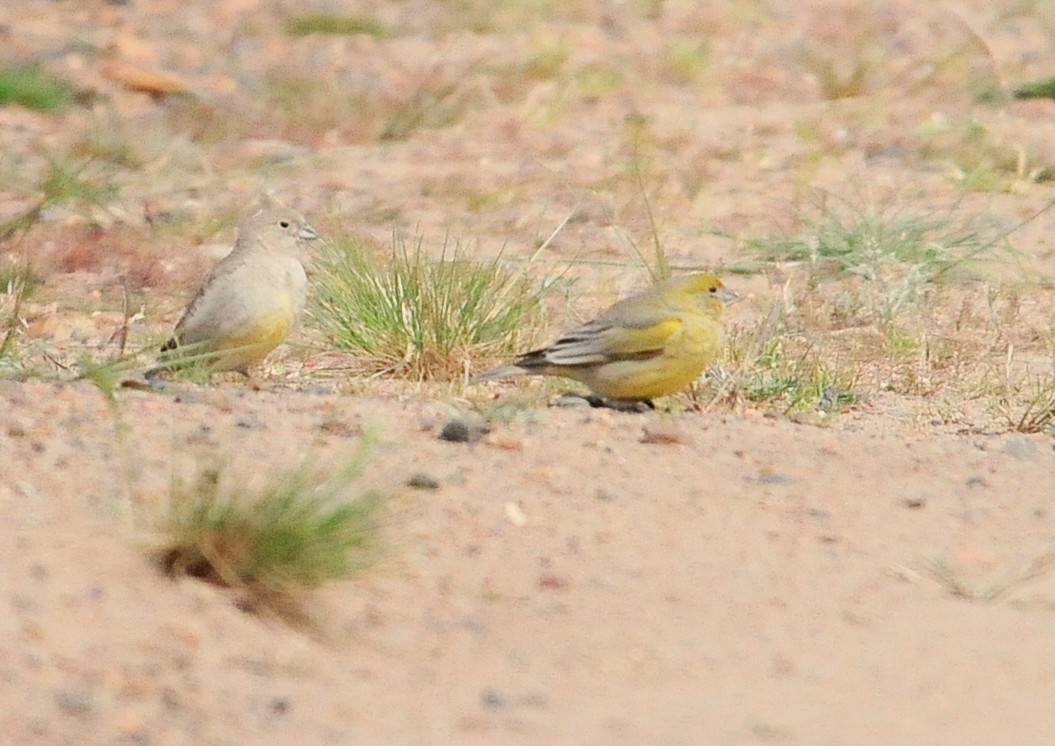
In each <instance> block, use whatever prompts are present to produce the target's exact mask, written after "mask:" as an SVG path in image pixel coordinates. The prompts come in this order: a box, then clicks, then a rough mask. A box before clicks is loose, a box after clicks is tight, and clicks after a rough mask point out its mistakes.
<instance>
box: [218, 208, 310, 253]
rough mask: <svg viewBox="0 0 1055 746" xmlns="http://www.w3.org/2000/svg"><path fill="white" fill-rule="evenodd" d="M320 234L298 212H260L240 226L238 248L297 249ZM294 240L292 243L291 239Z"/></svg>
mask: <svg viewBox="0 0 1055 746" xmlns="http://www.w3.org/2000/svg"><path fill="white" fill-rule="evenodd" d="M318 237H319V234H318V233H317V232H316V231H315V229H314V228H313V227H312V226H311V224H310V223H309V222H308V221H307V219H306V218H305V217H304V216H303V215H301V214H300V213H299V212H297V211H296V210H290V209H287V208H275V209H268V210H260V211H259V212H255V213H253V214H251V215H247V216H246V217H245V218H243V219H242V223H241V225H239V226H238V244H237V245H238V246H239V247H242V246H246V247H247V246H250V245H264V246H267V247H288V248H290V249H295V248H296V247H297V244H298V243H299V242H300V241H311V240H314V239H316V238H318ZM290 238H292V239H293V240H292V241H290V240H289V239H290Z"/></svg>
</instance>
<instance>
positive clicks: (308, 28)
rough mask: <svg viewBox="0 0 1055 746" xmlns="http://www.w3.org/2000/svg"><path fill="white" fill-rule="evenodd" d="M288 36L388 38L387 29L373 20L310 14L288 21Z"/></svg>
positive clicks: (359, 17) (358, 17)
mask: <svg viewBox="0 0 1055 746" xmlns="http://www.w3.org/2000/svg"><path fill="white" fill-rule="evenodd" d="M286 32H287V33H288V34H289V35H290V36H308V35H310V34H331V35H340V36H351V35H353V34H366V35H367V36H372V37H373V38H375V39H384V38H385V37H387V36H389V30H388V28H387V27H386V26H385V25H384V24H383V23H381V22H380V21H378V20H376V19H374V18H366V17H361V16H334V15H325V14H320V13H311V14H307V15H302V16H297V17H296V18H292V19H290V21H289V22H288V23H287V24H286Z"/></svg>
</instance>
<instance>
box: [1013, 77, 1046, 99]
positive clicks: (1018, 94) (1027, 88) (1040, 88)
mask: <svg viewBox="0 0 1055 746" xmlns="http://www.w3.org/2000/svg"><path fill="white" fill-rule="evenodd" d="M1012 95H1013V96H1014V97H1015V98H1055V78H1044V79H1042V80H1034V81H1030V82H1029V83H1023V84H1022V85H1020V86H1018V87H1016V88H1015V90H1014V91H1012Z"/></svg>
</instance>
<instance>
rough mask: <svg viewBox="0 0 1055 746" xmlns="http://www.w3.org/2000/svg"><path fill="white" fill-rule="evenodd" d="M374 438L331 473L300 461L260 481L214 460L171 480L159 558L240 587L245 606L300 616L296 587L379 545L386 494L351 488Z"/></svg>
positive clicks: (362, 562)
mask: <svg viewBox="0 0 1055 746" xmlns="http://www.w3.org/2000/svg"><path fill="white" fill-rule="evenodd" d="M372 440H373V439H372V438H370V437H368V438H367V439H366V440H364V442H363V443H362V444H361V445H360V446H359V449H358V451H357V453H356V454H355V456H353V457H352V458H351V459H350V460H349V461H348V463H347V464H345V465H344V467H343V468H341V470H340V471H339V472H338V473H337V474H336V475H334V476H332V477H329V478H326V477H324V476H322V475H321V474H320V473H319V471H318V470H316V469H314V468H312V467H310V466H301V467H299V468H296V469H293V470H291V471H288V472H286V473H281V474H278V475H276V476H274V477H273V478H271V479H270V480H269V481H268V482H267V483H265V484H264V485H263V486H262V487H260V488H259V489H257V490H254V489H251V488H249V487H247V486H246V485H245V483H244V482H243V481H241V480H239V479H237V478H235V477H231V476H230V475H229V474H225V470H224V468H223V467H212V468H207V469H203V470H202V471H201V472H200V473H199V474H198V475H197V477H196V478H195V479H193V480H192V481H190V482H183V481H179V480H177V481H175V482H174V483H173V485H172V490H171V494H170V499H169V514H168V516H167V519H166V520H165V524H164V526H163V531H164V534H165V537H166V538H165V540H164V544H163V546H162V548H161V549H160V551H159V552H158V553H157V555H156V558H157V561H158V563H159V564H160V566H161V568H162V569H163V570H164V571H165V572H166V573H167V574H169V575H172V576H179V575H188V576H191V577H195V578H200V579H201V580H204V581H207V582H210V583H214V584H216V585H219V586H222V587H225V588H231V589H233V590H235V591H237V592H238V593H239V594H240V605H241V606H242V607H243V608H245V609H246V610H248V611H272V612H276V613H278V614H279V615H280V616H283V617H286V618H296V616H297V610H298V608H299V607H298V604H297V598H298V594H299V592H301V591H303V590H306V589H310V588H314V587H316V586H318V585H320V584H321V583H323V582H324V581H327V580H333V579H338V578H343V577H347V576H349V575H350V574H352V573H354V572H356V571H359V570H361V569H363V568H365V567H366V566H368V565H369V564H370V562H371V561H372V560H373V559H374V558H375V557H376V555H377V550H378V531H379V513H380V509H381V507H382V504H383V500H382V498H381V497H380V496H379V495H378V494H376V493H370V492H368V493H366V494H363V495H360V496H357V497H352V496H350V495H349V494H348V493H349V488H350V485H351V483H352V482H353V481H354V480H355V479H357V478H358V477H359V475H360V474H361V472H362V468H363V465H364V464H365V462H366V459H367V456H368V453H369V450H370V447H369V446H370V444H371V442H372Z"/></svg>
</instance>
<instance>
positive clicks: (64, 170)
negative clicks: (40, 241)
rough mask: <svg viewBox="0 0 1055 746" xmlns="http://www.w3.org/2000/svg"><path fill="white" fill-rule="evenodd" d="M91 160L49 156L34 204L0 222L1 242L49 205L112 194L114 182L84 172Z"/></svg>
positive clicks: (82, 201)
mask: <svg viewBox="0 0 1055 746" xmlns="http://www.w3.org/2000/svg"><path fill="white" fill-rule="evenodd" d="M91 163H92V161H91V159H88V160H84V161H81V162H78V163H71V162H67V161H65V160H63V159H59V158H54V159H49V160H48V165H47V168H46V169H45V171H44V173H43V174H42V175H41V177H40V181H39V182H38V184H37V186H36V192H37V194H38V196H37V198H36V199H35V200H34V202H33V204H32V205H31V206H30V207H29V208H28V209H26V210H25V211H23V212H22V213H20V214H18V215H15V216H14V217H12V218H9V219H7V220H5V221H3V222H0V243H3V242H4V241H7V240H8V239H10V238H12V237H15V236H18V235H20V234H22V233H25V232H26V231H28V230H29V229H30V228H32V227H33V226H34V225H35V224H36V223H37V222H39V221H40V218H41V215H42V214H43V213H44V211H45V210H47V209H49V208H52V207H57V206H59V205H65V204H68V203H77V204H83V205H101V204H103V203H105V202H106V201H107V200H109V199H110V198H111V197H113V195H114V192H115V189H114V187H113V185H111V184H109V183H100V182H99V180H98V178H96V177H93V176H92V175H90V174H88V173H87V170H88V167H89V166H90V165H91Z"/></svg>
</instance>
